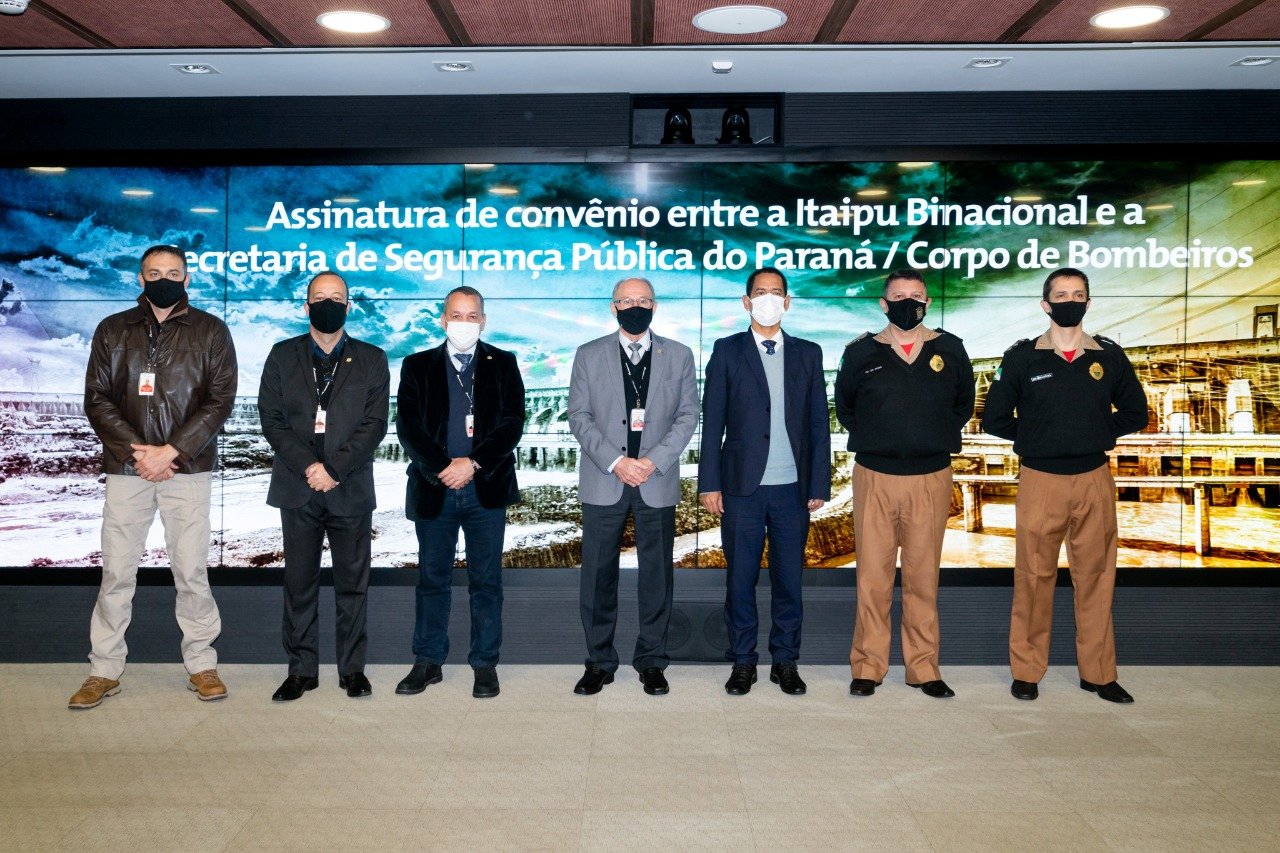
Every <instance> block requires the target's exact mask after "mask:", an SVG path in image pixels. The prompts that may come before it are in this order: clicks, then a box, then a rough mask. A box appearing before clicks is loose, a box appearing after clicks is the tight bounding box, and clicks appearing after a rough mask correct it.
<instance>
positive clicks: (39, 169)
mask: <svg viewBox="0 0 1280 853" xmlns="http://www.w3.org/2000/svg"><path fill="white" fill-rule="evenodd" d="M27 171H28V172H36V173H38V174H41V175H61V174H62V173H63V172H65V171H67V167H66V166H28V167H27Z"/></svg>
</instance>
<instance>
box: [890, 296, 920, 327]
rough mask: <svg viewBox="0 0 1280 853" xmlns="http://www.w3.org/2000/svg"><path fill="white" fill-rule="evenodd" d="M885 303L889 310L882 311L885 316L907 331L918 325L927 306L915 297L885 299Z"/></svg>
mask: <svg viewBox="0 0 1280 853" xmlns="http://www.w3.org/2000/svg"><path fill="white" fill-rule="evenodd" d="M886 304H887V305H888V306H889V310H888V311H886V312H884V313H885V316H886V317H888V318H889V322H890V323H892V324H893V325H895V326H897V327H898V328H899V329H901V330H902V331H904V332H909V331H911V330H912V329H914V328H915V327H916V326H919V325H920V323H921V321H922V320H924V314H925V311H926V310H927V307H928V306H926V305H925V304H924V303H923V302H920V301H918V300H915V299H899V300H897V301H894V302H889V301H888V300H886Z"/></svg>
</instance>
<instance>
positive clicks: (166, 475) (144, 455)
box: [129, 444, 178, 483]
mask: <svg viewBox="0 0 1280 853" xmlns="http://www.w3.org/2000/svg"><path fill="white" fill-rule="evenodd" d="M129 446H130V447H132V448H133V470H135V471H137V472H138V476H139V477H141V478H142V479H144V480H146V481H147V482H148V483H163V482H164V481H165V480H171V479H173V475H174V473H175V472H176V471H177V470H178V463H177V462H175V461H174V460H175V459H177V458H178V451H177V449H175V448H174V447H173V446H171V445H168V444H164V445H160V444H130V445H129Z"/></svg>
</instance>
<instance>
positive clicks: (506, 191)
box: [489, 184, 520, 196]
mask: <svg viewBox="0 0 1280 853" xmlns="http://www.w3.org/2000/svg"><path fill="white" fill-rule="evenodd" d="M489 195H503V196H512V195H520V188H519V187H513V186H508V185H506V184H498V185H496V186H492V187H489Z"/></svg>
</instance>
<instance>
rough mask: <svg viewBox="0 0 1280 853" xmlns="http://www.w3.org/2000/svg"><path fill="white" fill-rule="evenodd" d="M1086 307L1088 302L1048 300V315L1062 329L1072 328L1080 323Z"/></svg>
mask: <svg viewBox="0 0 1280 853" xmlns="http://www.w3.org/2000/svg"><path fill="white" fill-rule="evenodd" d="M1088 307H1089V303H1088V302H1050V303H1049V316H1050V317H1052V318H1053V322H1055V323H1057V324H1058V325H1059V326H1062V327H1063V328H1064V329H1072V328H1075V327H1076V326H1079V325H1080V321H1081V320H1083V319H1084V312H1085V310H1086V309H1087V308H1088Z"/></svg>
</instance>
